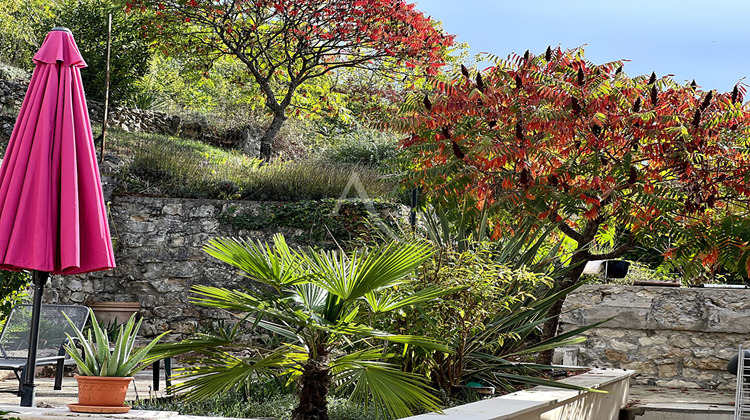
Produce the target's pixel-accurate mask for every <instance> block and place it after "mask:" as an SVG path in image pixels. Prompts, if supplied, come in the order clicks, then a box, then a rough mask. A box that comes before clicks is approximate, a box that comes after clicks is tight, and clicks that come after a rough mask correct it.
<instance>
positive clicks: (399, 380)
mask: <svg viewBox="0 0 750 420" xmlns="http://www.w3.org/2000/svg"><path fill="white" fill-rule="evenodd" d="M382 356H383V355H382V353H380V352H379V351H378V350H364V351H360V352H355V353H351V354H349V355H346V356H345V357H342V358H340V359H338V360H336V361H334V362H332V363H331V369H332V371H333V373H334V381H335V382H336V383H338V384H339V388H351V389H352V393H351V397H350V399H351V400H352V401H354V402H357V403H359V404H362V405H365V406H368V405H370V404H372V405H374V406H375V407H376V409H379V408H381V407H382V408H383V409H384V410H385V411H386V412H387V413H388V414H389V415H390V416H391V417H393V418H401V417H408V416H411V415H413V411H412V409H413V408H421V409H425V410H429V411H433V412H438V413H442V411H441V409H440V400H438V398H437V397H435V396H434V395H433V394H432V393H430V391H431V389H430V388H429V387H427V385H426V384H425V383H424V380H423V379H422V378H420V377H419V376H417V375H415V374H412V373H408V372H404V371H402V370H400V369H399V367H398V366H397V365H393V364H389V363H385V362H381V361H379V360H378V359H380V358H382Z"/></svg>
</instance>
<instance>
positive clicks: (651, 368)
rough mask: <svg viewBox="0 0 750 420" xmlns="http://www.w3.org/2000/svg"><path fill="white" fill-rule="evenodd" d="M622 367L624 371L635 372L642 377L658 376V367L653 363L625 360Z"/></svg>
mask: <svg viewBox="0 0 750 420" xmlns="http://www.w3.org/2000/svg"><path fill="white" fill-rule="evenodd" d="M620 367H621V368H623V369H628V370H634V371H636V372H638V373H639V374H641V375H649V376H653V375H656V372H657V370H656V366H655V365H654V363H653V362H651V361H642V360H623V361H622V362H621V363H620Z"/></svg>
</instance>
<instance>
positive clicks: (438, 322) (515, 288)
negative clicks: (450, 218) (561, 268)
mask: <svg viewBox="0 0 750 420" xmlns="http://www.w3.org/2000/svg"><path fill="white" fill-rule="evenodd" d="M550 285H551V279H549V278H547V277H545V276H544V275H540V274H536V273H531V272H529V271H527V270H526V269H524V268H521V269H511V268H509V267H507V266H505V265H503V264H499V263H497V262H495V261H494V260H493V258H492V254H491V253H490V252H488V251H486V250H481V249H480V250H473V251H464V252H455V251H452V250H450V249H443V250H442V251H441V252H440V253H439V254H437V255H436V256H435V257H434V258H433V259H432V260H429V261H427V262H426V263H425V264H424V265H423V266H422V267H421V270H420V274H419V276H418V279H417V280H416V281H414V282H412V283H409V284H408V285H405V286H403V287H402V288H401V289H402V290H401V292H404V293H407V294H410V293H415V292H419V291H420V290H424V289H426V288H428V287H435V286H437V287H438V288H441V289H448V288H460V289H459V290H457V291H455V292H453V293H451V294H449V295H446V296H444V297H443V298H442V299H440V300H439V301H436V302H431V303H430V304H429V305H424V306H420V307H416V308H410V309H406V310H403V311H402V312H400V313H399V314H397V315H395V316H393V317H391V318H389V319H385V320H382V321H381V322H383V323H384V326H383V327H382V328H384V329H391V330H395V331H397V332H399V333H401V334H416V335H425V336H429V337H441V339H443V340H444V342H445V343H446V344H448V345H449V346H450V347H451V348H452V349H453V350H454V353H452V354H447V353H440V352H432V353H426V352H421V351H419V350H417V349H410V350H408V351H407V350H405V351H404V354H405V355H408V357H406V358H405V360H404V362H405V364H406V366H407V369H413V370H415V371H417V372H419V373H420V374H422V375H425V376H426V377H428V378H430V379H431V380H432V381H433V382H434V383H435V384H436V385H437V386H439V388H440V389H442V390H444V391H446V392H447V393H449V394H450V392H451V387H452V386H456V385H462V384H464V383H465V382H467V380H471V379H473V380H477V378H472V374H473V373H475V372H476V371H477V370H478V365H479V360H478V358H477V357H476V356H475V353H480V352H481V353H485V354H493V353H496V354H500V353H510V351H511V350H512V349H515V348H516V347H517V346H518V344H519V342H520V341H522V339H523V338H524V337H523V336H522V335H521V334H519V332H518V331H517V330H516V329H514V328H512V327H511V328H507V329H503V328H500V329H497V330H495V331H493V332H492V334H491V337H490V338H489V340H487V338H488V337H485V332H487V329H488V328H492V322H493V320H495V319H503V318H505V317H509V316H510V315H511V314H513V313H514V312H516V311H521V310H523V309H524V308H525V307H526V306H527V305H529V304H530V303H532V302H533V301H534V300H535V293H534V291H535V290H539V289H548V288H549V287H550ZM540 315H543V313H542V314H540ZM479 337H481V339H478V338H479Z"/></svg>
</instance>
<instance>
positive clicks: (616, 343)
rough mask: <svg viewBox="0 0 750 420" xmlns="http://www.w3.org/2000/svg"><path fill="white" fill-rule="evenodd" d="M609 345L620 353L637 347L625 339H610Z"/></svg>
mask: <svg viewBox="0 0 750 420" xmlns="http://www.w3.org/2000/svg"><path fill="white" fill-rule="evenodd" d="M609 346H610V347H611V348H612V349H613V350H616V351H619V352H622V353H628V352H630V351H632V350H635V349H637V348H638V346H637V345H636V344H633V343H628V342H626V341H620V340H610V341H609Z"/></svg>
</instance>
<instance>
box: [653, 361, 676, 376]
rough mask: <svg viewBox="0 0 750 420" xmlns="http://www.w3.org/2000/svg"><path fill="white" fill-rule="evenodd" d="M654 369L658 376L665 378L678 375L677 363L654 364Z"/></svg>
mask: <svg viewBox="0 0 750 420" xmlns="http://www.w3.org/2000/svg"><path fill="white" fill-rule="evenodd" d="M656 369H657V371H658V374H659V378H662V379H665V378H674V377H676V376H679V374H680V373H679V372H678V371H677V365H676V364H674V363H667V364H658V363H657V364H656Z"/></svg>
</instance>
